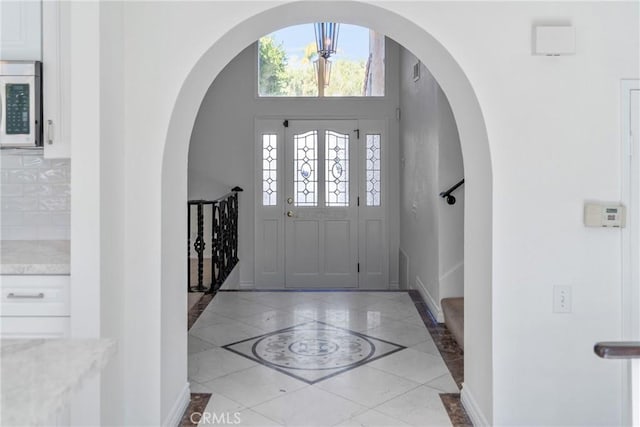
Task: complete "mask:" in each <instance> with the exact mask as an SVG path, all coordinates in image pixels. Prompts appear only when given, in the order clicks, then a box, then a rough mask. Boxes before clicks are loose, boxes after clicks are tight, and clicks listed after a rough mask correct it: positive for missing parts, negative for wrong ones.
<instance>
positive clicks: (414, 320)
mask: <svg viewBox="0 0 640 427" xmlns="http://www.w3.org/2000/svg"><path fill="white" fill-rule="evenodd" d="M314 320H316V321H319V322H324V323H326V324H329V325H331V326H333V327H336V328H344V329H347V330H351V331H355V332H359V333H361V334H364V335H366V336H370V337H374V338H378V339H382V340H386V341H389V342H392V343H395V344H398V345H400V346H405V347H406V348H404V349H401V350H399V351H397V352H395V353H393V354H390V355H388V356H383V357H381V358H379V359H377V360H374V361H371V362H369V363H366V364H362V365H359V366H357V367H354V368H352V369H350V370H346V371H344V372H341V373H338V374H337V375H335V376H332V377H330V378H327V379H323V380H321V381H318V382H315V383H313V384H309V383H307V382H305V381H302V380H299V379H296V378H294V377H292V376H290V375H287V374H285V373H282V372H279V371H277V370H275V369H273V368H271V367H267V366H264V365H263V364H261V363H258V361H256V360H252V359H249V358H247V357H243V356H241V355H238V354H235V353H233V352H231V351H229V350H227V349H225V348H222V347H223V346H225V345H227V344H232V343H235V342H238V341H241V340H245V339H250V338H253V337H256V336H260V335H263V334H268V333H270V332H273V331H277V330H280V329H283V328H288V327H292V326H295V325H299V324H311V325H313V324H315V323H314V322H313V321H314ZM307 322H312V323H307ZM290 335H292V336H295V333H292V334H290ZM329 341H330V340H329ZM371 341H375V340H371ZM305 345H306V344H305ZM327 345H329V346H331V344H327ZM285 347H286V346H285ZM289 348H291V347H289ZM305 348H306V347H305ZM314 349H317V348H316V347H314ZM324 350H327V348H324ZM283 351H285V350H283ZM329 352H330V351H328V352H327V354H329ZM336 354H337V353H336ZM323 355H324V353H323ZM315 356H316V355H315V354H312V355H308V354H307V355H305V356H301V357H302V358H303V359H304V360H305V361H306V362H305V363H307V362H308V361H309V360H312V359H313V357H315ZM326 357H333V356H331V355H327V356H326ZM314 366H315V365H313V363H312V364H311V365H308V364H307V365H304V368H309V369H315V368H314ZM290 372H295V371H290ZM189 381H190V384H191V391H192V392H194V393H212V397H211V399H210V401H209V404H208V406H207V409H206V410H205V412H207V413H209V414H211V415H210V416H209V418H208V419H207V420H205V419H204V418H203V420H202V421H201V423H200V425H214V424H215V425H225V424H224V421H228V422H229V424H234V425H241V426H406V425H412V426H449V425H451V422H450V421H449V417H448V416H447V413H446V410H445V408H444V406H443V404H442V402H441V400H440V397H439V394H440V393H458V392H459V390H458V388H457V386H456V384H455V383H454V381H453V378H452V377H451V375H450V374H449V371H448V370H447V368H446V366H445V364H444V362H443V361H442V358H441V357H440V354H439V353H438V350H437V349H436V346H435V345H434V343H433V340H432V339H431V337H430V335H429V333H428V331H427V329H426V327H425V326H424V325H423V324H422V321H421V319H420V316H419V314H418V312H417V310H416V309H415V307H414V304H413V303H412V301H411V299H410V297H409V296H408V295H407V294H406V293H400V292H286V293H284V292H221V293H218V294H217V295H216V297H215V298H214V299H213V301H212V302H211V303H210V304H209V306H208V307H207V309H206V310H205V312H204V313H203V314H202V315H201V317H200V318H199V319H198V321H197V322H196V323H195V324H194V326H193V327H192V329H191V330H190V332H189ZM214 415H215V417H214ZM207 421H208V422H207ZM238 421H239V422H238Z"/></svg>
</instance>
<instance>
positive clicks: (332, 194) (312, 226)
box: [284, 120, 358, 288]
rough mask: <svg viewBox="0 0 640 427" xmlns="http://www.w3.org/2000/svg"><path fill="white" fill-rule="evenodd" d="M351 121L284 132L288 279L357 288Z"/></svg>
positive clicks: (300, 125) (303, 124)
mask: <svg viewBox="0 0 640 427" xmlns="http://www.w3.org/2000/svg"><path fill="white" fill-rule="evenodd" d="M357 125H358V123H357V122H355V121H351V120H332V121H307V120H296V121H293V120H290V121H289V126H288V127H287V128H286V130H285V169H284V180H285V194H284V196H285V199H286V205H285V209H286V212H285V227H284V228H285V235H286V238H285V248H286V249H285V275H286V277H285V283H286V286H287V287H289V288H307V287H316V288H317V287H320V288H355V287H358V185H357V179H358V161H357V159H358V158H357V150H356V148H357V145H356V144H355V142H354V139H356V138H354V137H355V135H356V132H357Z"/></svg>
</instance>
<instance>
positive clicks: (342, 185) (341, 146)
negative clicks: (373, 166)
mask: <svg viewBox="0 0 640 427" xmlns="http://www.w3.org/2000/svg"><path fill="white" fill-rule="evenodd" d="M325 195H326V196H325V199H326V204H327V206H349V135H348V134H341V133H338V132H334V131H331V130H328V131H326V132H325Z"/></svg>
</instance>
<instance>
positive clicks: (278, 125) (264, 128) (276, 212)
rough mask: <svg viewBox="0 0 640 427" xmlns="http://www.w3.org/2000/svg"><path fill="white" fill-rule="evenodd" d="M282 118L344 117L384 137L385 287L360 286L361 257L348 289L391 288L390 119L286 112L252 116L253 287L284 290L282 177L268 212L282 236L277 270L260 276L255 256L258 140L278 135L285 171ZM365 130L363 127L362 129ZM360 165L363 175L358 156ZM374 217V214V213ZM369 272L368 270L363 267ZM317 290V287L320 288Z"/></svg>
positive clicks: (259, 199)
mask: <svg viewBox="0 0 640 427" xmlns="http://www.w3.org/2000/svg"><path fill="white" fill-rule="evenodd" d="M285 120H291V121H298V120H300V121H307V120H310V121H312V120H322V121H324V120H326V121H331V120H340V121H345V120H352V121H356V122H357V123H358V128H360V131H361V135H366V133H367V132H366V130H368V131H369V133H380V134H381V135H382V138H383V142H382V153H383V154H382V156H383V158H382V167H383V173H382V184H381V188H382V191H383V197H382V203H383V206H382V209H383V212H384V221H383V222H384V228H383V238H384V242H385V245H384V248H383V253H384V258H383V266H382V269H381V270H382V275H383V276H384V277H385V279H384V283H385V284H386V286H384V287H381V286H379V285H377V286H376V287H371V288H360V284H361V282H362V281H361V280H360V279H361V278H362V279H364V278H365V275H363V274H362V273H363V269H365V268H366V267H365V266H363V265H362V263H363V262H362V260H360V265H361V267H363V268H361V270H360V274H359V275H358V287H357V288H351V289H368V290H377V289H380V290H385V289H391V283H390V279H391V278H390V256H391V254H390V252H389V250H390V247H391V246H390V242H391V241H390V236H389V224H388V222H389V219H390V210H389V209H390V206H389V201H390V198H389V197H388V192H389V190H390V178H391V173H392V172H391V169H390V166H391V164H390V161H391V159H390V155H391V151H392V150H391V141H390V140H389V132H388V127H389V123H388V122H389V118H388V117H385V116H377V115H376V116H370V117H360V116H350V115H349V116H346V115H345V116H324V115H314V116H308V115H287V116H286V117H285V116H282V115H277V116H255V117H254V165H255V168H254V178H253V182H254V185H255V191H254V194H255V197H254V203H255V204H254V206H255V208H254V245H253V246H254V286H253V287H254V288H255V289H286V286H285V260H284V257H285V250H286V249H285V241H284V240H285V234H284V232H285V230H284V214H285V208H284V204H285V186H284V180H283V179H281V178H278V183H277V191H278V196H277V206H275V207H274V209H273V211H272V214H271V217H270V218H271V219H273V220H274V221H275V220H277V224H278V228H279V232H280V236H281V238H279V240H278V244H277V246H276V258H277V260H276V264H277V268H276V270H277V272H276V271H274V272H273V273H272V274H270V275H269V276H270V277H263V275H262V273H260V271H261V270H260V269H261V268H262V265H261V262H262V259H261V258H260V257H259V256H258V248H259V245H258V242H259V239H261V238H263V236H262V235H261V233H262V232H263V229H262V227H261V226H260V225H259V221H261V220H262V218H263V217H262V216H261V215H260V214H259V209H261V208H262V187H261V185H262V184H261V183H259V180H258V177H259V176H260V175H261V171H262V155H261V154H262V153H261V150H259V149H258V143H259V138H260V135H261V134H264V133H267V132H268V133H273V134H276V135H277V137H278V160H277V162H278V163H277V167H278V170H286V165H285V157H286V156H285V151H284V145H282V144H285V143H286V142H285V138H286V132H285V126H284V121H285ZM365 129H366V130H365ZM356 152H357V153H358V157H361V152H363V150H361V147H360V146H359V147H358V149H357V150H356ZM360 160H362V163H360ZM358 162H359V164H358V170H359V173H360V174H361V175H362V172H363V171H364V160H363V159H359V160H358ZM360 181H361V180H359V183H358V192H359V193H361V194H360V197H361V202H362V200H364V197H365V196H364V192H363V191H362V185H361V183H360ZM361 207H362V205H361V206H360V208H361ZM362 212H363V210H362V209H358V236H359V238H358V257H359V258H360V254H361V253H363V251H364V248H363V244H365V242H364V240H365V239H361V238H360V237H361V236H362V230H361V227H360V218H361V217H362ZM374 216H375V215H374ZM366 271H368V270H366ZM319 289H320V288H319Z"/></svg>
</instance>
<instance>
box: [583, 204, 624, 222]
mask: <svg viewBox="0 0 640 427" xmlns="http://www.w3.org/2000/svg"><path fill="white" fill-rule="evenodd" d="M625 222H626V209H625V207H624V206H622V205H604V204H598V203H585V205H584V225H585V226H587V227H614V228H623V227H624V226H625Z"/></svg>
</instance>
